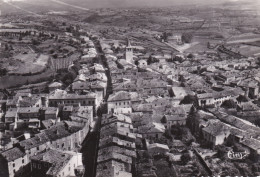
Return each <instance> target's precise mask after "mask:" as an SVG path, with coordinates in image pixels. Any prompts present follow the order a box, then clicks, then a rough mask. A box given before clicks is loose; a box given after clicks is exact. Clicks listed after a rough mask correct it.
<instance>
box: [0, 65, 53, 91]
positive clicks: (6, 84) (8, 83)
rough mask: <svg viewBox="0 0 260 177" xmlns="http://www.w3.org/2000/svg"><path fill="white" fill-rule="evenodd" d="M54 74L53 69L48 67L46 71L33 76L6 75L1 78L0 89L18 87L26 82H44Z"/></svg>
mask: <svg viewBox="0 0 260 177" xmlns="http://www.w3.org/2000/svg"><path fill="white" fill-rule="evenodd" d="M53 74H54V72H53V70H51V69H47V70H46V71H45V72H43V73H41V74H37V75H32V76H14V75H13V76H4V77H1V78H0V89H4V88H10V87H18V86H22V85H26V84H31V83H37V82H43V81H46V80H49V79H50V77H52V75H53Z"/></svg>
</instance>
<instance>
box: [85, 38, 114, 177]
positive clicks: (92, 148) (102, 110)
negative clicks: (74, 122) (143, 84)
mask: <svg viewBox="0 0 260 177" xmlns="http://www.w3.org/2000/svg"><path fill="white" fill-rule="evenodd" d="M94 44H95V48H96V50H97V53H98V56H97V63H99V64H101V65H102V66H103V67H104V68H105V69H106V76H107V79H108V81H107V82H108V83H107V89H106V94H105V97H104V102H103V104H102V105H101V106H100V107H99V108H98V110H97V120H96V121H97V123H96V127H95V128H94V131H91V132H89V134H88V135H87V137H86V138H85V140H84V142H83V144H82V149H81V152H82V156H83V164H84V166H85V174H84V177H95V176H96V167H97V156H98V146H99V138H100V128H101V119H102V114H106V113H107V108H106V107H107V105H106V101H107V99H108V97H109V94H111V92H112V82H111V76H110V71H109V68H108V64H107V61H106V58H105V56H104V54H103V52H102V50H101V48H100V46H99V43H98V42H97V41H95V42H94Z"/></svg>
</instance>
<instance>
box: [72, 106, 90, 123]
mask: <svg viewBox="0 0 260 177" xmlns="http://www.w3.org/2000/svg"><path fill="white" fill-rule="evenodd" d="M93 116H94V113H93V107H92V106H79V107H75V108H73V111H72V112H71V114H70V119H71V120H72V121H73V122H80V123H82V122H84V123H87V124H89V125H91V123H92V122H93Z"/></svg>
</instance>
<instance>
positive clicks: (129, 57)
mask: <svg viewBox="0 0 260 177" xmlns="http://www.w3.org/2000/svg"><path fill="white" fill-rule="evenodd" d="M133 58H134V54H133V47H132V46H131V43H130V41H129V39H127V46H126V52H125V59H126V61H127V62H129V63H133Z"/></svg>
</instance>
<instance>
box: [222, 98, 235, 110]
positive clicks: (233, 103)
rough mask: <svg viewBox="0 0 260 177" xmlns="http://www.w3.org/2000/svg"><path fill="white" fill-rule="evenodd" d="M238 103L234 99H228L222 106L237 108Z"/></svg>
mask: <svg viewBox="0 0 260 177" xmlns="http://www.w3.org/2000/svg"><path fill="white" fill-rule="evenodd" d="M236 106H237V105H236V103H235V102H234V101H233V100H226V101H224V102H223V103H222V105H221V107H224V108H227V109H231V108H236Z"/></svg>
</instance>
